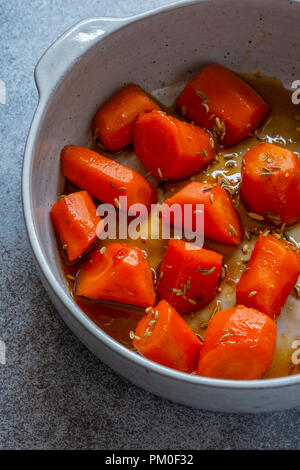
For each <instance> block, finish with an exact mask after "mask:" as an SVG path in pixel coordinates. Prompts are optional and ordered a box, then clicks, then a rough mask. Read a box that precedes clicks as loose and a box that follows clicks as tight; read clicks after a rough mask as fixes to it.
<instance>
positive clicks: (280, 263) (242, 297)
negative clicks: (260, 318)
mask: <svg viewBox="0 0 300 470" xmlns="http://www.w3.org/2000/svg"><path fill="white" fill-rule="evenodd" d="M299 275H300V261H299V254H298V252H296V251H294V249H293V248H291V246H289V245H286V244H285V243H284V242H283V241H281V240H277V239H276V238H275V237H273V236H272V235H268V236H267V237H265V236H264V235H260V236H259V237H258V240H257V242H256V244H255V247H254V250H253V252H252V255H251V258H250V261H249V262H248V264H247V269H246V271H245V272H244V273H243V275H242V277H241V279H240V281H239V283H238V285H237V290H236V299H237V303H239V304H243V305H246V306H247V307H253V308H256V309H257V310H260V311H261V312H264V313H266V314H267V315H269V317H271V318H276V317H278V315H279V314H280V311H281V309H282V307H283V305H284V304H285V302H286V299H287V297H288V295H289V294H290V292H291V290H292V288H293V287H294V285H295V284H296V282H297V279H298V276H299Z"/></svg>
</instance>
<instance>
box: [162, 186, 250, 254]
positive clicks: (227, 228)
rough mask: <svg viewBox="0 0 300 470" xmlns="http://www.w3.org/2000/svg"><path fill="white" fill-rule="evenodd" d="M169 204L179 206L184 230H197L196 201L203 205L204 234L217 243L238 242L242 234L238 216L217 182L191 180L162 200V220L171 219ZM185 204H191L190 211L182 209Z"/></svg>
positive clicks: (234, 243) (226, 194) (236, 243)
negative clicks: (163, 202) (172, 194)
mask: <svg viewBox="0 0 300 470" xmlns="http://www.w3.org/2000/svg"><path fill="white" fill-rule="evenodd" d="M173 204H178V205H179V206H181V208H182V227H184V228H185V229H186V230H187V231H188V232H195V231H197V227H196V213H195V212H196V211H197V206H196V204H203V205H204V236H205V237H206V238H210V239H211V240H215V241H217V242H221V243H227V244H230V245H238V244H239V243H240V242H241V239H242V237H243V230H242V228H241V224H240V220H239V216H238V214H237V212H236V211H235V209H234V207H233V204H232V201H231V199H230V196H229V195H228V193H227V192H226V191H225V189H223V188H222V187H221V186H218V185H212V184H209V183H201V182H196V181H195V182H193V183H190V184H188V185H187V186H185V187H184V188H183V189H182V190H181V191H179V192H178V193H176V194H174V196H172V197H171V198H169V199H167V200H166V201H165V206H163V207H162V220H163V221H166V220H168V219H169V220H170V222H171V224H172V223H173V224H174V222H175V220H174V217H173V213H171V214H170V217H169V212H170V210H171V207H172V205H173ZM186 204H191V205H192V206H191V211H190V213H189V212H188V211H186V213H184V208H185V209H186V207H184V206H185V205H186Z"/></svg>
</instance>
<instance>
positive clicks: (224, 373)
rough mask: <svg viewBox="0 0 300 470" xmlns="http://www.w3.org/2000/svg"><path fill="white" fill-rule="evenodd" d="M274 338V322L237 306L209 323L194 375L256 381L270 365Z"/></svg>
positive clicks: (218, 315)
mask: <svg viewBox="0 0 300 470" xmlns="http://www.w3.org/2000/svg"><path fill="white" fill-rule="evenodd" d="M276 338H277V327H276V325H275V323H274V322H273V320H271V319H270V318H269V317H268V316H267V315H265V314H264V313H261V312H259V311H257V310H254V309H250V308H247V307H244V306H243V305H238V306H237V307H233V308H229V309H228V310H222V311H220V312H218V313H216V314H215V315H214V316H213V318H212V319H211V320H210V322H209V324H208V327H207V330H206V333H205V338H204V343H203V347H202V350H201V353H200V358H199V364H198V369H197V374H198V375H202V376H205V377H213V378H217V379H231V380H254V379H259V378H260V377H261V376H262V374H263V373H264V372H265V371H266V370H267V369H268V367H269V366H270V365H271V363H272V360H273V357H274V352H275V346H276Z"/></svg>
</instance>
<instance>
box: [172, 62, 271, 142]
mask: <svg viewBox="0 0 300 470" xmlns="http://www.w3.org/2000/svg"><path fill="white" fill-rule="evenodd" d="M177 106H178V107H179V108H180V109H181V112H182V114H183V115H187V116H188V117H189V118H190V119H191V120H192V121H194V122H195V123H196V124H199V125H200V126H201V127H204V128H206V129H209V130H211V131H212V132H213V133H214V135H215V136H216V137H218V138H219V139H220V141H221V142H222V143H223V144H224V145H225V146H228V145H233V144H236V143H238V142H240V141H241V140H242V139H244V138H245V137H247V135H248V134H249V132H253V131H254V130H255V129H256V128H257V127H258V126H259V125H260V123H261V122H262V120H263V119H264V118H265V116H266V115H267V113H268V111H269V106H268V105H267V104H266V103H265V101H264V100H263V99H262V97H261V96H260V95H259V94H258V93H257V92H256V91H255V90H254V89H253V88H251V87H250V86H249V85H248V84H247V83H246V82H244V81H243V80H241V79H240V78H239V77H238V76H237V75H235V74H234V73H232V72H230V70H228V69H226V68H224V67H222V66H221V65H209V66H207V67H204V68H203V69H202V70H201V72H200V73H198V75H196V77H194V78H193V79H192V80H191V81H190V82H189V83H188V84H187V85H186V87H185V88H184V90H183V91H182V93H181V94H180V95H179V97H178V100H177Z"/></svg>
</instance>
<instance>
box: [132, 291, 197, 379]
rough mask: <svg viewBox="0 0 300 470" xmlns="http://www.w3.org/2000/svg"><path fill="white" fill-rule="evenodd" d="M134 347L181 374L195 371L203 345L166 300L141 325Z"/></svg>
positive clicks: (136, 334) (152, 359)
mask: <svg viewBox="0 0 300 470" xmlns="http://www.w3.org/2000/svg"><path fill="white" fill-rule="evenodd" d="M133 345H134V347H135V348H136V349H137V350H138V351H139V352H140V353H141V354H143V356H145V357H147V358H148V359H150V360H151V361H154V362H157V363H158V364H161V365H163V366H166V367H170V368H172V369H176V370H180V371H182V372H189V373H190V372H193V371H194V370H195V369H196V367H197V361H198V358H199V353H200V349H201V343H200V340H199V339H198V337H197V336H196V335H195V333H194V332H193V330H192V329H191V328H190V327H189V325H188V324H187V323H186V322H185V321H184V319H183V318H182V317H181V316H180V315H179V313H177V312H176V310H175V309H174V308H173V307H171V305H169V304H168V302H166V301H165V300H162V301H161V302H159V304H158V305H157V306H156V307H155V308H153V309H150V311H149V312H148V313H147V315H145V316H144V317H143V318H142V319H141V320H140V322H139V324H138V326H137V328H136V331H135V335H134V338H133Z"/></svg>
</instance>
